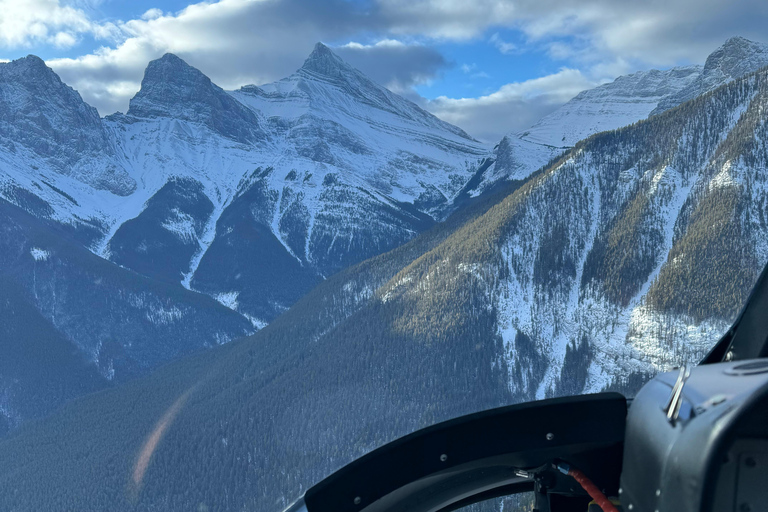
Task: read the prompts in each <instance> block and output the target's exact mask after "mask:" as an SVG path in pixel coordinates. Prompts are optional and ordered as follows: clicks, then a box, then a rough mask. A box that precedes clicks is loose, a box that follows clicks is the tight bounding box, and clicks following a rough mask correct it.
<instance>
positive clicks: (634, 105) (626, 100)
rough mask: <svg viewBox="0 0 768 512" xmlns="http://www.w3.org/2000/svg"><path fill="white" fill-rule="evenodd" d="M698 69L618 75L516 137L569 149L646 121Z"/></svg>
mask: <svg viewBox="0 0 768 512" xmlns="http://www.w3.org/2000/svg"><path fill="white" fill-rule="evenodd" d="M701 70H702V68H701V66H687V67H679V68H672V69H669V70H665V71H659V70H656V69H652V70H650V71H638V72H636V73H632V74H631V75H625V76H620V77H618V78H617V79H616V80H614V81H613V82H610V83H607V84H603V85H601V86H599V87H595V88H594V89H588V90H586V91H582V92H580V93H579V94H578V95H577V96H576V97H575V98H573V99H572V100H570V101H569V102H568V103H566V104H565V105H563V106H562V107H560V108H558V109H557V110H555V111H554V112H552V113H551V114H548V115H547V116H545V117H543V118H542V119H541V120H540V121H538V122H537V123H536V124H534V125H533V126H532V127H530V128H529V129H527V130H525V131H524V132H522V133H521V134H520V135H519V137H520V138H521V139H524V140H526V141H530V142H535V143H537V144H544V145H547V146H555V147H572V146H574V145H575V144H576V143H577V142H578V141H580V140H582V139H586V138H587V137H589V136H590V135H592V134H593V133H597V132H602V131H606V130H615V129H616V128H621V127H622V126H627V125H630V124H632V123H634V122H636V121H639V120H640V119H645V118H646V117H648V114H650V113H651V111H653V110H654V109H655V108H656V106H657V105H658V104H659V102H660V101H661V100H662V99H665V98H666V97H669V96H674V95H675V94H677V93H678V92H680V91H681V90H684V89H687V88H688V87H689V86H690V84H691V83H692V82H694V81H695V80H696V79H697V78H698V77H699V75H700V74H701ZM751 71H754V70H751Z"/></svg>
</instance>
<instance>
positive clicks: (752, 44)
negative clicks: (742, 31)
mask: <svg viewBox="0 0 768 512" xmlns="http://www.w3.org/2000/svg"><path fill="white" fill-rule="evenodd" d="M766 63H768V45H766V44H764V43H758V42H756V41H750V40H749V39H745V38H743V37H732V38H730V39H728V40H727V41H726V42H725V43H723V45H722V46H721V47H720V48H718V49H717V50H715V51H714V52H712V53H711V54H710V55H709V57H707V62H706V63H705V64H704V74H705V75H706V74H707V73H708V72H709V73H722V75H723V76H725V77H727V78H729V79H735V78H739V77H741V76H744V75H746V74H747V73H750V72H752V71H756V70H757V69H758V68H760V67H762V66H764V65H765V64H766Z"/></svg>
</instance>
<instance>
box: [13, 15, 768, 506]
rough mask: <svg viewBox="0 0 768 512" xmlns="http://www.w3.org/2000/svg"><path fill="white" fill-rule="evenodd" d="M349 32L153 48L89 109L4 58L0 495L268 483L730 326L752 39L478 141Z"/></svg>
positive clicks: (620, 368)
mask: <svg viewBox="0 0 768 512" xmlns="http://www.w3.org/2000/svg"><path fill="white" fill-rule="evenodd" d="M212 5H213V4H212ZM208 7H210V6H208ZM208 7H206V6H201V7H199V8H200V9H206V8H208ZM179 16H181V14H179ZM164 17H167V15H163V14H162V12H161V13H159V14H158V13H154V14H151V15H149V14H148V15H147V20H149V21H154V20H161V19H162V18H164ZM155 22H156V23H159V22H158V21H155ZM500 41H501V42H500ZM503 42H504V41H502V40H501V36H497V37H496V39H495V42H494V44H495V45H497V46H499V45H501V43H503ZM387 44H388V45H389V46H393V47H397V45H395V44H394V43H392V42H389V43H387ZM505 44H511V43H505ZM386 46H387V45H380V46H379V50H381V48H383V47H386ZM355 48H357V47H355V46H354V45H351V46H350V45H347V46H344V45H338V47H337V48H330V47H329V46H326V45H325V44H322V43H318V44H317V45H316V46H315V47H314V49H313V50H312V51H311V53H310V54H309V56H308V57H306V59H305V61H304V63H303V65H301V66H300V67H299V68H298V69H297V70H295V71H294V72H292V73H290V74H288V76H287V77H286V78H283V79H280V80H277V81H273V82H271V83H267V84H261V85H245V86H242V87H240V88H237V89H235V90H227V89H225V88H222V87H220V86H219V85H217V84H216V83H214V82H213V81H212V80H211V79H210V78H209V77H208V76H206V74H204V73H203V72H202V71H201V70H199V69H197V68H195V67H193V66H191V65H190V64H188V63H187V62H186V61H185V60H184V59H182V58H180V57H179V56H177V55H175V54H173V53H167V54H165V55H163V56H161V57H159V58H157V59H154V60H151V61H149V63H148V65H147V66H146V69H145V71H144V74H143V78H142V80H141V86H140V89H139V90H138V92H136V93H135V95H133V96H132V98H131V99H130V102H129V103H128V109H127V110H126V112H125V113H120V112H117V113H114V114H110V115H107V116H104V117H102V116H100V115H99V113H98V111H97V110H96V109H95V108H94V107H92V106H90V105H89V104H88V103H87V102H86V101H84V100H83V96H81V94H80V93H79V92H77V91H76V90H75V89H73V88H72V87H70V86H69V85H67V84H66V83H65V82H64V81H62V79H61V78H60V77H59V75H58V74H57V73H56V72H54V70H52V69H51V68H50V67H48V66H47V65H46V62H44V61H43V60H41V59H40V58H38V57H35V56H32V55H30V56H28V57H24V58H20V59H17V60H13V61H10V62H4V63H0V460H2V461H4V463H3V464H0V489H13V492H10V493H9V492H0V509H2V510H19V511H26V510H64V509H67V510H68V509H77V510H84V511H86V510H94V511H96V510H104V509H107V508H109V509H111V510H157V509H163V510H190V509H191V510H200V511H203V510H234V509H239V510H249V509H253V510H274V511H276V512H277V511H279V510H282V509H283V508H284V507H285V506H287V505H289V504H290V502H291V501H292V499H293V498H295V497H296V496H297V495H298V494H300V493H301V492H302V491H303V490H306V489H307V488H308V487H309V486H311V485H312V484H313V483H315V482H317V481H318V480H320V479H322V478H323V477H325V476H326V475H328V474H329V473H330V472H332V471H334V470H335V469H338V468H339V467H341V466H343V465H344V464H346V463H348V462H350V461H351V460H353V459H354V458H356V457H358V456H360V455H362V454H364V453H366V452H368V451H370V450H371V449H373V448H375V447H377V446H379V445H381V444H382V443H385V442H387V441H390V440H392V439H394V438H396V437H398V436H401V435H405V434H407V433H409V432H412V431H413V430H415V429H418V428H420V427H423V426H426V425H430V424H433V423H435V422H437V421H441V420H445V419H448V418H452V417H455V416H458V415H461V414H466V413H469V412H474V411H478V410H482V409H487V408H490V407H495V406H500V405H505V404H510V403H517V402H521V401H527V400H534V399H542V398H547V397H553V396H562V395H568V394H580V393H592V392H599V391H603V390H607V389H610V390H619V391H621V392H623V393H625V394H627V395H632V394H633V393H634V392H635V391H636V390H637V389H638V388H639V386H640V385H642V384H643V383H644V382H645V381H646V380H647V379H648V378H650V377H651V376H652V375H654V374H656V373H658V372H659V371H663V370H667V369H669V368H671V367H673V366H676V365H679V364H681V363H690V362H695V361H697V360H699V359H700V358H701V357H702V356H703V355H704V354H705V353H706V352H707V351H708V350H709V348H710V347H711V346H712V345H713V344H714V343H715V341H716V340H717V339H718V338H719V337H720V336H721V335H722V333H723V332H724V331H725V330H726V329H727V328H728V326H729V325H730V324H731V322H732V320H733V318H734V316H735V314H736V312H737V310H738V308H739V307H740V305H741V304H742V303H743V302H744V300H745V299H746V297H747V294H748V293H749V290H750V287H751V286H752V284H753V282H754V280H755V278H756V277H757V274H758V272H759V270H760V269H761V268H762V267H763V265H764V264H765V263H766V261H768V245H766V243H765V240H766V239H768V237H766V235H768V233H766V230H768V224H767V222H768V221H766V211H765V209H766V205H768V196H767V195H766V194H768V192H767V190H768V188H766V175H765V169H766V168H768V160H767V159H766V152H765V141H766V140H768V132H766V121H767V119H766V111H767V110H766V106H767V105H768V87H767V86H766V84H768V72H767V71H766V67H765V66H768V46H766V45H764V44H762V43H757V42H753V41H750V40H747V39H744V38H741V37H734V38H730V39H728V40H727V41H726V42H725V43H724V44H723V45H722V46H720V47H719V48H718V49H717V50H715V51H714V52H713V53H711V54H710V56H709V57H708V58H707V59H706V61H705V63H704V64H703V65H682V66H677V67H668V68H666V69H663V70H644V71H637V72H634V73H631V74H628V75H623V76H619V77H618V78H616V79H615V80H613V81H609V82H606V83H603V84H602V85H599V86H596V87H591V88H588V89H586V90H584V91H583V92H580V93H578V94H577V95H575V96H574V97H572V98H571V99H570V100H569V101H567V102H565V101H564V102H563V103H562V105H560V106H558V107H557V108H554V107H553V108H549V109H548V113H547V114H546V115H544V116H542V117H541V119H539V120H538V121H536V122H535V123H532V125H531V126H530V127H528V128H526V129H522V130H520V129H519V127H516V126H514V124H513V123H511V122H510V128H509V129H508V130H505V132H506V133H507V134H506V135H504V136H502V137H500V138H499V140H497V141H494V142H493V143H484V142H481V141H479V140H478V139H476V138H475V137H473V136H472V134H470V133H468V132H467V131H465V130H464V129H462V128H459V127H458V126H456V125H454V124H451V123H448V122H446V121H444V120H442V119H440V118H439V117H438V116H436V115H434V114H433V113H430V110H434V111H438V110H437V108H436V107H435V105H436V104H435V103H430V102H427V101H424V99H423V98H422V99H419V98H417V97H415V96H414V95H413V94H412V91H410V92H409V90H407V89H406V90H403V89H402V88H400V89H397V88H396V87H394V86H391V88H387V87H385V86H384V85H382V84H381V80H374V79H373V78H371V77H369V75H368V74H366V73H364V72H363V71H361V70H360V69H358V67H353V66H352V65H351V64H350V63H349V62H347V60H345V59H343V58H342V57H341V55H350V56H351V59H350V60H354V59H355V56H354V55H355V54H354V53H350V52H353V51H354V49H355ZM504 48H507V50H509V51H510V52H511V51H512V49H511V48H512V47H504ZM371 51H372V50H371ZM358 60H359V59H358ZM145 62H146V61H145ZM362 67H365V64H364V65H363V66H362ZM468 69H469V68H468ZM390 85H391V84H390ZM391 89H397V90H398V92H400V93H402V94H396V93H395V92H392V90H391ZM84 96H85V94H84ZM409 98H410V99H409ZM411 100H416V101H411ZM502 114H503V113H502V111H499V113H498V117H502ZM497 121H498V120H497V119H495V120H494V122H497ZM31 420H36V421H31ZM52 447H55V449H53V448H52ZM40 481H45V482H46V486H45V488H44V489H43V490H40V488H39V486H38V485H37V483H38V482H40Z"/></svg>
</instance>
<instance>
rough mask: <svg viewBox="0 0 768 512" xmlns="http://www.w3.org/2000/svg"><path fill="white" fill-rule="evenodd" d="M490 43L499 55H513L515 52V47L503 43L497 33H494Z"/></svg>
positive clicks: (505, 42) (514, 45) (511, 44)
mask: <svg viewBox="0 0 768 512" xmlns="http://www.w3.org/2000/svg"><path fill="white" fill-rule="evenodd" d="M489 41H490V42H491V43H493V45H494V46H495V47H496V49H498V50H499V51H500V52H501V53H503V54H505V55H508V54H510V53H515V52H516V51H517V45H516V44H513V43H508V42H507V41H504V40H503V39H502V38H501V36H499V33H498V32H496V33H494V34H493V35H492V36H491V38H490V39H489Z"/></svg>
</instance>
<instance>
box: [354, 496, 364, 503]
mask: <svg viewBox="0 0 768 512" xmlns="http://www.w3.org/2000/svg"><path fill="white" fill-rule="evenodd" d="M352 501H353V502H354V504H355V505H359V504H360V503H361V502H362V501H363V500H362V499H360V496H355V499H354V500H352Z"/></svg>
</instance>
